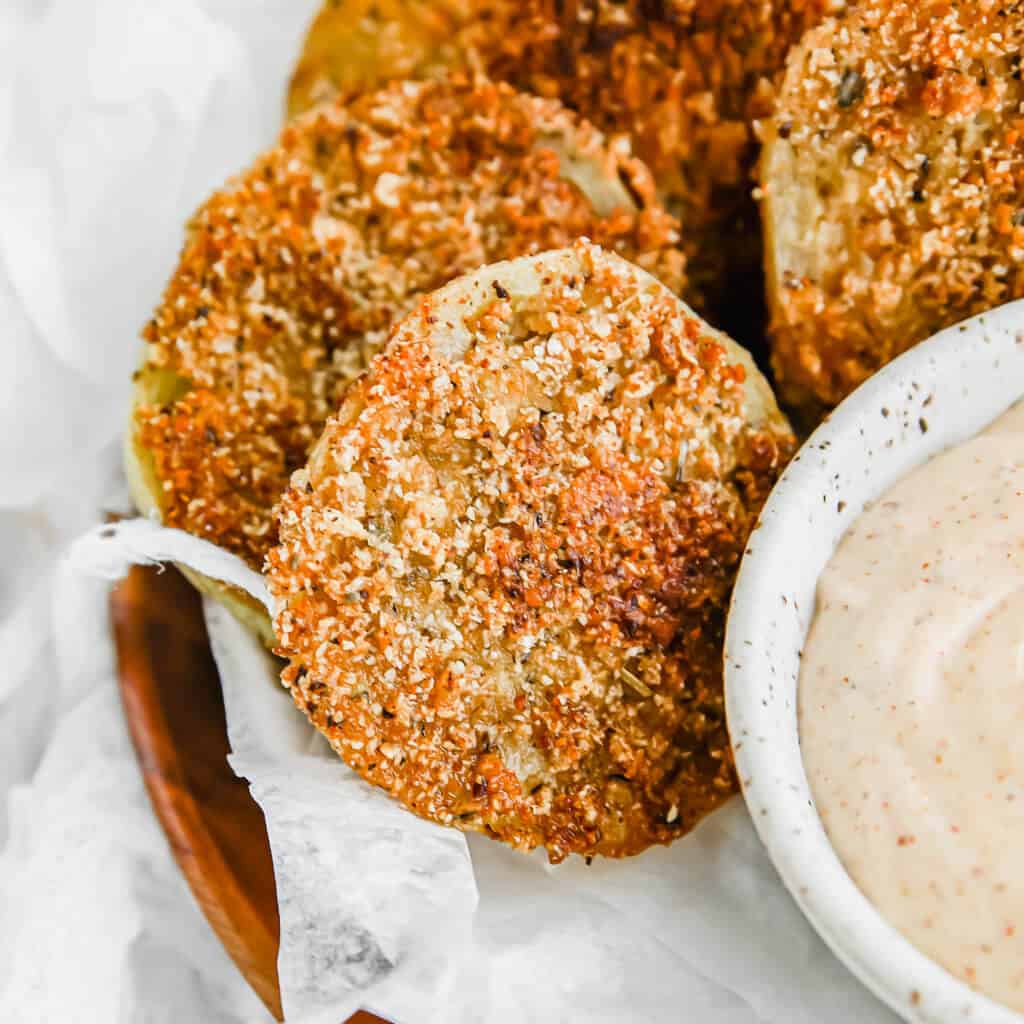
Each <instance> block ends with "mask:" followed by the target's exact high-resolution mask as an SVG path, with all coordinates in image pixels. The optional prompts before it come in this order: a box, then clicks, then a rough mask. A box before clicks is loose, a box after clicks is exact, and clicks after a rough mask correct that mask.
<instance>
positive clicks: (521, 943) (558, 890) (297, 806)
mask: <svg viewBox="0 0 1024 1024" xmlns="http://www.w3.org/2000/svg"><path fill="white" fill-rule="evenodd" d="M169 557H173V558H175V559H176V560H178V561H185V562H186V563H187V564H188V565H189V566H190V567H192V568H194V569H197V570H198V571H200V572H204V573H207V574H209V575H213V576H216V577H217V578H220V579H227V580H231V581H233V582H236V583H237V582H242V583H245V582H246V581H247V577H246V573H248V572H249V570H247V569H246V568H245V567H244V565H242V564H241V563H240V562H239V561H238V560H237V559H235V558H234V557H233V556H231V555H228V554H226V553H225V552H223V551H220V550H218V549H217V548H214V547H213V546H212V545H210V544H208V543H206V542H205V541H200V540H197V539H195V538H191V537H187V536H186V535H183V534H182V533H181V532H180V531H177V530H167V529H163V528H161V527H159V526H157V525H155V524H153V523H149V522H147V521H145V520H136V521H129V522H124V523H117V524H113V525H108V526H104V527H100V528H98V529H96V530H95V531H93V532H92V533H90V534H88V535H86V536H85V537H83V538H82V539H80V540H79V541H78V542H77V543H76V544H75V545H74V547H73V548H72V549H71V553H70V557H69V560H70V564H71V565H73V566H75V567H76V568H78V569H79V570H81V571H89V570H90V569H94V570H95V571H98V572H101V573H103V574H107V575H109V574H110V573H111V572H114V571H117V569H118V568H121V567H123V566H124V565H126V564H127V563H128V562H131V561H145V562H155V561H161V560H164V559H167V558H169ZM253 575H255V574H253ZM257 580H258V577H257ZM248 582H252V581H251V580H248ZM250 592H253V593H254V595H255V596H260V595H261V590H260V586H259V585H258V584H257V585H256V586H255V587H253V588H252V590H251V591H250ZM264 596H265V595H264ZM205 610H206V620H207V626H208V629H209V632H210V636H211V642H212V644H213V652H214V656H215V658H216V661H217V666H218V669H219V670H220V674H221V681H222V684H223V686H224V696H225V705H226V710H227V720H228V731H229V734H230V740H231V748H232V751H233V753H232V756H231V764H232V767H233V768H234V769H235V771H236V773H238V774H239V775H241V776H243V777H244V778H246V779H248V780H249V784H250V787H251V789H252V793H253V795H254V796H255V798H256V800H257V801H258V802H259V804H260V806H261V807H262V809H263V813H264V817H265V818H266V822H267V831H268V835H269V837H270V845H271V851H272V853H273V858H274V872H275V877H276V879H277V890H278V903H279V906H280V911H281V949H280V956H279V961H278V966H279V973H280V980H281V994H282V1001H283V1003H284V1007H285V1012H286V1016H287V1019H288V1021H290V1022H302V1024H313V1022H316V1024H321V1022H323V1024H336V1022H337V1021H338V1020H340V1019H344V1017H345V1016H346V1015H347V1014H349V1013H351V1012H353V1011H355V1010H356V1009H358V1008H359V1007H361V1006H362V1007H368V1008H372V1009H373V1010H375V1011H376V1012H378V1013H380V1014H381V1015H383V1016H385V1017H388V1018H390V1019H391V1020H394V1021H399V1022H401V1024H418V1022H431V1021H435V1020H436V1021H437V1022H438V1024H441V1022H442V1021H444V1022H457V1024H458V1022H467V1024H468V1022H471V1021H485V1020H486V1021H496V1022H501V1024H504V1022H506V1021H507V1022H508V1024H513V1022H520V1021H523V1020H527V1021H532V1020H536V1021H553V1020H564V1021H577V1020H579V1021H583V1020H586V1021H609V1022H611V1021H620V1020H623V1019H625V1016H628V1017H629V1018H631V1019H635V1020H644V1021H675V1020H679V1019H680V1018H683V1019H687V1020H691V1021H698V1022H708V1024H741V1022H743V1024H747V1022H750V1024H753V1022H755V1021H772V1022H778V1024H820V1022H821V1021H823V1020H829V1021H836V1020H848V1021H857V1022H864V1024H873V1022H883V1021H891V1020H893V1019H894V1018H893V1017H892V1016H891V1015H890V1014H889V1012H888V1011H887V1010H885V1009H884V1008H882V1007H881V1006H880V1005H879V1004H878V1003H877V1002H876V1001H875V1000H874V998H873V997H872V996H870V995H869V994H868V993H867V992H866V991H865V990H864V989H862V988H861V987H860V986H859V984H858V983H857V982H856V981H854V979H853V978H852V977H851V976H850V975H849V974H848V973H847V972H846V970H845V969H844V968H843V967H842V966H841V965H840V964H839V963H838V962H837V961H836V960H835V959H834V958H833V957H832V955H831V954H830V953H829V952H828V951H827V950H826V948H825V947H824V945H823V944H822V943H821V942H820V940H818V939H817V937H816V936H815V935H814V934H813V932H812V931H811V929H810V927H809V925H808V924H807V923H806V922H805V921H804V919H803V917H802V916H801V914H800V912H799V910H798V909H797V907H796V905H795V904H794V903H793V901H792V900H791V899H790V897H789V895H788V894H787V893H786V892H785V890H784V889H783V887H782V885H781V883H780V882H779V880H778V878H777V877H776V875H775V873H774V870H773V869H772V867H771V865H770V864H769V863H768V861H767V859H766V857H765V854H764V853H763V851H762V850H761V848H760V845H759V843H758V841H757V839H756V836H755V835H754V832H753V829H752V828H751V825H750V822H749V819H748V817H747V815H746V812H745V810H744V808H743V805H742V803H741V801H740V800H739V799H736V800H734V801H732V803H731V804H730V805H729V806H727V807H726V808H724V809H723V810H721V811H719V812H717V813H716V814H714V815H712V816H711V818H709V819H708V820H707V821H706V822H704V823H703V824H702V825H701V826H700V827H699V828H698V829H697V830H696V832H695V833H693V834H692V835H690V836H688V837H685V838H683V839H681V840H679V841H677V842H676V843H674V844H673V845H672V846H671V847H666V848H657V849H652V850H648V851H646V852H645V853H643V854H641V855H640V856H638V857H634V858H630V859H628V860H624V861H611V860H604V859H601V858H598V859H595V860H594V861H593V862H592V864H590V865H589V866H587V865H586V864H585V863H584V862H583V861H582V860H580V859H579V858H571V859H570V860H569V861H568V862H566V863H564V864H561V865H558V866H551V865H550V864H548V862H547V860H546V858H545V856H544V855H543V854H542V853H540V852H538V853H535V854H531V855H524V854H521V853H517V852H515V851H513V850H510V849H507V848H506V847H503V846H501V845H500V844H498V843H496V842H494V841H492V840H489V839H486V838H483V837H479V836H475V835H474V836H463V835H462V834H461V833H459V832H456V831H454V830H451V829H445V828H441V827H440V826H436V825H432V824H430V823H428V822H424V821H421V820H420V819H418V818H416V817H415V816H414V815H412V814H409V813H407V812H406V811H404V810H402V808H401V807H400V806H399V805H397V804H396V803H394V802H393V801H391V800H390V799H389V798H388V797H386V796H385V795H384V794H383V793H382V792H381V791H379V790H377V789H375V788H373V787H372V786H370V785H368V784H366V783H364V782H363V781H362V780H361V779H359V778H358V777H357V776H356V775H355V774H354V773H353V772H351V771H350V770H349V769H348V768H347V767H346V766H345V765H344V764H343V763H341V762H340V761H339V760H338V759H337V757H336V756H335V755H334V754H333V752H332V751H331V750H330V748H329V747H328V746H327V744H326V743H325V742H324V741H322V740H321V739H320V738H319V737H318V736H317V735H316V734H315V733H314V732H313V731H312V729H311V727H310V726H309V725H308V724H307V722H306V720H305V718H304V716H302V715H301V714H300V713H299V712H298V711H297V710H296V708H295V707H294V706H293V704H292V701H291V699H290V697H289V696H288V694H287V693H286V692H285V691H284V690H283V689H282V687H281V686H280V683H279V681H278V668H279V666H278V665H277V664H276V663H275V661H274V659H273V658H272V657H270V655H268V654H267V653H266V652H265V651H264V649H263V648H262V646H261V644H260V643H259V641H258V640H257V639H256V638H254V637H253V636H251V635H250V634H249V633H248V632H247V631H246V630H245V629H244V628H243V627H242V626H241V625H239V624H238V623H237V622H236V621H235V620H234V618H233V617H232V616H231V614H230V613H229V612H227V611H226V610H225V609H224V608H223V607H221V606H220V605H218V604H216V603H215V602H211V601H207V603H206V605H205ZM837 1007H842V1008H843V1009H842V1014H843V1015H842V1016H841V1017H840V1016H837Z"/></svg>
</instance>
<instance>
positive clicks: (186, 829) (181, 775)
mask: <svg viewBox="0 0 1024 1024" xmlns="http://www.w3.org/2000/svg"><path fill="white" fill-rule="evenodd" d="M111 610H112V617H113V625H114V640H115V645H116V648H117V658H118V675H119V679H120V686H121V698H122V701H123V703H124V712H125V717H126V719H127V721H128V730H129V732H130V733H131V737H132V742H133V743H134V745H135V752H136V754H137V756H138V759H139V766H140V768H141V770H142V775H143V778H144V780H145V783H146V789H147V790H148V791H149V797H150V800H151V801H152V803H153V810H154V811H155V812H156V816H157V818H158V819H159V820H160V824H161V825H162V826H163V829H164V832H165V833H166V835H167V840H168V842H169V843H170V844H171V850H172V852H173V854H174V858H175V860H176V861H177V862H178V866H179V867H180V868H181V870H182V872H183V873H184V875H185V878H186V879H187V880H188V883H189V885H190V886H191V888H192V892H193V893H194V894H195V897H196V900H197V901H198V902H199V906H200V907H201V908H202V910H203V913H204V914H205V915H206V919H207V920H208V921H209V922H210V925H211V927H212V928H213V930H214V931H215V932H216V933H217V935H218V937H219V938H220V940H221V942H222V943H223V944H224V947H225V949H227V951H228V953H229V954H230V955H231V958H232V959H233V960H234V961H235V963H236V964H237V965H238V967H239V969H240V970H241V971H242V974H243V975H244V976H245V977H246V979H247V980H248V981H249V984H250V985H252V987H253V989H255V991H256V993H257V994H258V995H259V997H260V998H261V999H262V1000H263V1002H264V1003H265V1004H266V1006H267V1008H268V1009H269V1010H270V1012H271V1013H272V1014H273V1015H274V1016H275V1017H276V1018H277V1019H278V1020H280V1019H281V1018H282V1014H281V993H280V990H279V988H278V983H277V946H278V933H279V922H278V915H277V894H276V891H275V887H274V871H273V865H272V863H271V858H270V846H269V844H268V842H267V830H266V826H265V825H264V822H263V813H262V811H260V809H259V806H258V805H257V804H256V801H255V800H253V798H252V797H251V796H250V794H249V787H248V786H247V785H246V784H245V782H243V781H242V780H241V779H239V778H238V777H237V776H236V775H235V774H234V772H233V771H232V770H231V768H230V766H229V765H228V763H227V755H228V753H229V747H228V736H227V727H226V725H225V720H224V703H223V700H222V698H221V689H220V679H219V678H218V676H217V667H216V665H215V664H214V661H213V655H212V654H211V653H210V643H209V639H208V638H207V635H206V625H205V623H204V621H203V612H202V604H201V601H200V598H199V594H198V593H197V592H196V591H195V590H194V589H193V588H192V587H191V586H190V585H189V584H188V583H187V582H186V580H185V579H184V577H183V576H182V575H181V574H180V573H178V572H177V571H176V570H174V569H167V570H166V571H163V572H161V571H160V570H158V569H155V568H150V567H146V568H143V567H140V566H136V567H135V568H133V569H132V570H131V572H130V574H129V575H128V577H127V578H126V579H125V580H124V581H123V582H121V583H120V584H118V586H117V587H116V588H115V589H114V591H113V594H112V596H111ZM350 1024H383V1022H381V1021H380V1020H379V1018H377V1017H373V1016H370V1015H369V1014H365V1013H358V1014H356V1016H355V1017H353V1018H352V1020H351V1022H350Z"/></svg>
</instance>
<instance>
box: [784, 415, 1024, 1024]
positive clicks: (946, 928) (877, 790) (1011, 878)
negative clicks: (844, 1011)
mask: <svg viewBox="0 0 1024 1024" xmlns="http://www.w3.org/2000/svg"><path fill="white" fill-rule="evenodd" d="M799 714H800V740H801V748H802V751H803V757H804V763H805V766H806V769H807V776H808V779H809V781H810V784H811V790H812V792H813V793H814V798H815V802H816V803H817V807H818V811H819V813H820V815H821V818H822V820H823V822H824V824H825V828H826V831H827V832H828V835H829V837H830V839H831V841H832V844H833V846H834V847H835V849H836V852H837V854H838V856H839V858H840V860H841V861H842V862H843V864H844V866H845V867H846V869H847V871H848V872H849V874H850V876H851V877H852V878H853V880H854V881H855V882H856V883H857V884H858V885H859V886H860V888H861V890H862V891H863V892H864V894H865V895H866V896H867V897H868V899H869V900H871V902H872V903H873V904H874V905H875V906H876V907H877V908H878V909H879V911H881V913H882V914H883V915H884V916H885V917H886V918H887V919H888V920H889V921H890V922H891V923H892V924H893V925H894V926H895V927H896V928H897V929H898V930H899V931H900V932H902V933H903V934H904V935H905V936H906V937H907V938H908V939H909V940H910V941H911V942H912V943H913V944H914V945H915V946H917V947H918V948H919V949H920V950H921V951H922V952H924V953H926V954H927V955H928V956H930V957H931V958H932V959H934V960H936V961H938V962H939V963H940V964H942V965H943V966H944V967H945V968H946V969H947V970H949V971H950V972H951V973H953V974H955V975H957V976H958V977H959V978H962V979H963V980H964V981H966V982H967V983H968V984H969V985H971V986H972V987H974V988H976V989H978V990H979V991H981V992H983V993H985V994H986V995H988V996H990V997H992V998H993V999H994V1000H996V1001H998V1002H1001V1003H1004V1004H1005V1005H1007V1006H1009V1007H1012V1008H1013V1009H1016V1010H1021V1011H1024V404H1021V403H1018V404H1017V405H1016V406H1014V407H1013V408H1012V409H1011V410H1010V411H1009V412H1007V413H1005V414H1004V415H1003V416H1002V417H1001V418H1000V419H998V420H997V421H996V422H995V423H994V424H993V425H992V426H990V427H989V428H988V429H987V430H986V431H985V432H983V433H982V434H979V435H978V436H977V437H975V438H973V439H972V440H970V441H967V442H965V443H964V444H961V445H959V446H957V447H955V448H952V449H950V450H949V451H947V452H944V453H943V454H941V455H939V456H937V457H936V458H934V459H933V460H932V461H930V462H928V463H927V464H925V465H923V466H921V467H919V468H918V469H916V470H915V471H914V472H912V473H911V474H910V475H908V476H907V477H905V478H904V479H903V480H901V481H900V482H899V483H898V484H897V485H896V486H895V487H893V488H892V489H891V490H890V491H889V492H888V493H887V494H886V495H885V496H884V497H882V498H881V499H879V500H878V501H876V502H875V503H874V504H873V505H871V506H869V507H868V508H866V509H865V510H864V512H863V514H862V515H861V516H860V518H859V519H858V520H857V521H856V522H855V523H854V525H853V526H852V528H851V529H850V530H849V532H848V533H847V534H846V536H845V537H844V538H843V540H842V542H841V543H840V545H839V547H838V549H837V550H836V552H835V554H834V555H833V557H832V560H831V562H830V563H829V565H828V567H827V568H826V569H825V571H824V573H823V574H822V577H821V580H820V582H819V585H818V601H817V609H816V612H815V618H814V621H813V622H812V625H811V629H810V633H809V635H808V639H807V644H806V647H805V650H804V657H803V665H802V669H801V675H800V687H799Z"/></svg>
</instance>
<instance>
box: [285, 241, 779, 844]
mask: <svg viewBox="0 0 1024 1024" xmlns="http://www.w3.org/2000/svg"><path fill="white" fill-rule="evenodd" d="M791 446H792V437H791V434H790V431H789V428H788V425H787V424H786V421H785V420H784V419H783V417H782V416H781V414H780V413H779V411H778V409H777V407H776V405H775V401H774V398H773V396H772V393H771V391H770V389H769V387H768V385H767V383H766V382H765V381H764V379H763V378H762V377H761V376H760V375H759V373H758V372H757V370H756V369H755V367H754V364H753V363H752V361H751V359H750V357H749V355H748V354H747V353H746V352H745V351H744V350H742V349H741V348H739V346H737V345H736V344H735V343H733V342H732V341H730V340H729V339H728V338H726V337H725V336H724V335H722V334H720V333H718V332H716V331H713V330H712V329H711V328H709V327H708V326H707V325H706V324H705V323H704V322H703V321H702V320H700V319H699V318H698V317H697V316H696V315H695V314H693V313H692V311H691V310H690V309H689V308H688V307H687V306H686V305H684V304H683V303H682V301H681V300H680V299H678V298H677V297H676V296H675V295H673V294H672V293H671V292H670V291H669V290H668V289H667V288H665V287H664V286H663V285H662V284H660V283H658V282H657V281H656V280H655V279H654V278H653V277H651V276H650V275H649V274H647V273H646V272H644V271H643V270H641V269H639V268H638V267H636V266H634V265H632V264H630V263H627V262H626V261H624V260H622V259H621V258H619V257H618V256H615V255H613V254H610V253H608V252H605V251H603V250H601V249H599V248H597V247H595V246H592V245H590V244H588V243H582V242H581V243H578V244H577V245H576V246H574V247H572V248H570V249H564V250H558V251H554V252H550V253H545V254H543V255H540V256H536V257H526V258H522V259H518V260H513V261H510V262H507V263H498V264H495V265H493V266H490V267H486V268H483V269H482V270H479V271H478V272H476V273H474V274H470V275H468V276H466V277H464V278H461V279H459V280H458V281H455V282H453V283H452V284H450V285H448V286H447V287H445V288H443V289H441V290H440V291H438V292H435V293H434V294H433V295H431V296H429V297H427V298H426V299H424V300H423V301H422V302H421V304H420V305H419V306H418V307H417V309H416V310H415V311H414V312H413V313H412V314H410V316H409V317H408V318H406V319H405V320H403V321H402V322H401V323H400V324H399V325H398V326H397V327H396V328H395V331H394V333H393V334H392V337H391V340H390V342H389V344H388V346H387V347H386V349H385V350H384V351H383V352H382V353H381V354H380V355H378V356H377V357H376V359H375V360H374V361H373V363H372V365H371V368H370V370H369V372H368V373H367V375H366V376H364V377H362V378H361V379H360V380H358V381H356V382H355V383H354V384H353V385H352V387H351V389H350V390H349V392H348V394H347V395H346V397H345V400H344V402H343V404H342V406H341V409H340V411H339V412H338V414H337V416H336V417H334V418H332V419H331V420H330V421H329V422H328V425H327V427H326V428H325V430H324V434H323V437H322V438H321V440H320V441H319V442H318V444H317V445H316V447H315V449H314V450H313V454H312V456H311V458H310V461H309V464H308V466H307V467H306V468H305V469H302V470H299V471H298V472H297V473H296V474H295V475H294V476H293V478H292V482H291V486H290V488H289V489H288V492H287V493H286V495H285V497H284V499H283V501H282V503H281V506H280V509H279V532H280V544H279V546H278V547H277V548H276V549H275V550H274V551H273V552H272V553H271V555H270V558H269V560H268V581H269V586H270V589H271V592H272V594H273V596H274V599H275V602H276V608H277V612H276V616H275V631H276V634H277V637H278V644H279V646H278V649H277V653H278V654H280V655H282V656H284V657H285V658H287V659H288V663H289V664H288V666H287V668H286V669H285V671H284V675H283V679H284V682H285V684H286V685H287V686H288V687H290V689H291V691H292V694H293V696H294V698H295V700H296V702H297V704H298V705H299V707H300V708H302V709H303V710H304V711H305V712H306V713H307V715H308V716H309V718H310V719H311V720H312V722H313V723H314V724H315V726H316V727H317V728H318V729H319V730H320V731H321V732H322V733H323V734H324V735H325V736H326V737H327V739H328V740H329V741H330V743H331V745H332V746H333V747H334V749H335V750H336V751H337V752H338V753H339V754H340V755H341V757H342V758H343V759H344V760H345V761H346V762H347V763H348V764H349V765H350V766H352V767H353V768H354V769H355V770H356V771H358V772H359V773H360V774H361V775H362V776H363V777H364V778H366V779H368V780H369V781H370V782H373V783H375V784H376V785H378V786H381V787H383V788H384V789H385V790H387V791H388V792H389V793H391V794H392V795H393V796H394V797H395V798H397V799H398V800H400V801H401V802H402V803H403V804H404V805H405V806H406V807H407V808H409V809H410V810H412V811H414V812H415V813H417V814H419V815H421V816H423V817H425V818H428V819H430V820H433V821H435V822H440V823H442V824H445V825H452V826H455V827H457V828H460V829H464V830H475V831H480V832H484V833H486V834H487V835H489V836H492V837H494V838H496V839H500V840H502V841H504V842H506V843H509V844H510V845H512V846H514V847H516V848H518V849H522V850H529V849H531V848H534V847H538V846H541V847H545V848H546V849H547V851H548V855H549V856H550V858H551V860H553V861H558V860H561V859H562V858H564V857H565V856H566V855H567V854H570V853H577V854H583V855H591V854H603V855H606V856H612V857H621V856H627V855H630V854H635V853H638V852H640V851H641V850H643V849H645V848H646V847H648V846H650V845H651V844H653V843H669V842H671V841H672V840H673V839H676V838H677V837H679V836H681V835H683V834H684V833H685V832H687V831H688V830H689V829H691V828H693V826H694V825H695V824H696V823H697V822H698V821H699V820H700V819H701V818H702V817H703V816H704V815H705V814H707V813H708V812H709V811H711V810H713V809H714V808H716V807H718V806H719V805H720V804H721V803H722V802H723V801H725V800H726V799H727V798H728V797H729V796H730V795H731V794H732V793H733V792H734V789H735V783H736V780H735V775H734V770H733V764H732V760H731V755H730V751H729V742H728V736H727V733H726V726H725V721H724V710H723V694H722V637H723V627H724V621H725V612H726V606H727V602H728V600H729V596H730V592H731V589H732V585H733V577H734V574H735V572H736V568H737V564H738V562H739V559H740V555H741V553H742V551H743V547H744V544H745V542H746V539H747V536H748V534H749V532H750V530H751V528H752V526H753V523H754V520H755V518H756V516H757V514H758V511H759V509H760V507H761V504H762V502H763V501H764V499H765V496H766V495H767V493H768V490H769V489H770V487H771V486H772V483H773V481H774V480H775V477H776V475H777V473H778V472H779V469H780V467H781V466H782V464H783V462H784V460H785V458H786V456H787V454H788V453H789V451H790V450H791Z"/></svg>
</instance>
